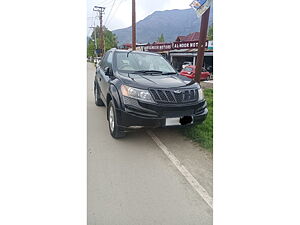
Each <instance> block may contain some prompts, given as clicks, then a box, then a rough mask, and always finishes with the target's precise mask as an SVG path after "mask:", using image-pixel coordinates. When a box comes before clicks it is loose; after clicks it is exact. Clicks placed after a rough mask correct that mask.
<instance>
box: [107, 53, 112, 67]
mask: <svg viewBox="0 0 300 225" xmlns="http://www.w3.org/2000/svg"><path fill="white" fill-rule="evenodd" d="M112 58H113V54H112V53H111V52H109V53H108V56H107V66H111V65H112Z"/></svg>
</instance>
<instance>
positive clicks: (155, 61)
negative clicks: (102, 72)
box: [116, 52, 176, 73]
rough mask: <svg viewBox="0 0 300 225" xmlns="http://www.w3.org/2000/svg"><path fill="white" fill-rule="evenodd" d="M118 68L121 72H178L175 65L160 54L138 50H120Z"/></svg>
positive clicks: (117, 55)
mask: <svg viewBox="0 0 300 225" xmlns="http://www.w3.org/2000/svg"><path fill="white" fill-rule="evenodd" d="M116 63H117V69H118V70H119V71H121V72H126V73H130V72H141V71H144V72H145V71H157V72H162V73H176V71H175V70H174V69H173V67H172V66H171V65H170V64H169V63H168V62H167V61H166V60H165V59H164V58H163V57H162V56H160V55H154V54H147V53H146V54H144V53H136V52H118V53H117V54H116Z"/></svg>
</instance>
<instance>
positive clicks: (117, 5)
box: [105, 0, 127, 26]
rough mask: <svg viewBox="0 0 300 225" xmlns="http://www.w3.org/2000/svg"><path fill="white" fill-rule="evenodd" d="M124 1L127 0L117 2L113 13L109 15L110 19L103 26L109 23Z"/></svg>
mask: <svg viewBox="0 0 300 225" xmlns="http://www.w3.org/2000/svg"><path fill="white" fill-rule="evenodd" d="M125 1H127V0H121V1H120V2H119V5H117V7H116V10H115V11H114V13H113V15H112V16H111V18H110V20H109V21H108V22H107V23H106V24H105V26H108V24H110V22H111V20H112V19H113V18H114V15H115V14H116V12H117V11H118V9H119V7H120V5H121V4H122V3H123V2H125Z"/></svg>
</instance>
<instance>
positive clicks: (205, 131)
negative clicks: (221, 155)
mask: <svg viewBox="0 0 300 225" xmlns="http://www.w3.org/2000/svg"><path fill="white" fill-rule="evenodd" d="M204 96H205V99H206V101H207V108H208V115H207V118H206V120H205V121H204V122H203V123H202V124H198V125H195V126H191V127H187V128H185V129H184V131H183V132H184V135H186V136H187V137H189V138H191V139H192V140H193V141H195V142H197V143H199V144H200V146H201V147H203V148H206V149H208V150H212V149H213V89H205V90H204Z"/></svg>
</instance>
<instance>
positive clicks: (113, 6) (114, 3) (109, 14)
mask: <svg viewBox="0 0 300 225" xmlns="http://www.w3.org/2000/svg"><path fill="white" fill-rule="evenodd" d="M115 3H116V0H114V2H113V4H112V7H111V8H110V11H109V13H108V16H107V17H106V20H105V22H104V24H106V22H107V20H108V18H109V16H110V14H111V11H112V10H113V8H114V5H115Z"/></svg>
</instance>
